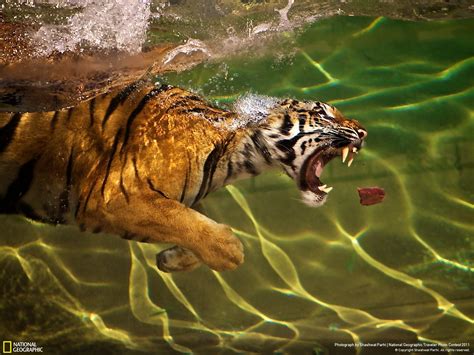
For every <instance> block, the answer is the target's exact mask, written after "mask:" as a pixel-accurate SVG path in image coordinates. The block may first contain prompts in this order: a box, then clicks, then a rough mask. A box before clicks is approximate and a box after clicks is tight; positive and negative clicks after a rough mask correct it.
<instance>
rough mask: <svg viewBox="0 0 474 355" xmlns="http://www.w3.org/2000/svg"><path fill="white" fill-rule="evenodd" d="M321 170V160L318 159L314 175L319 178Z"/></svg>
mask: <svg viewBox="0 0 474 355" xmlns="http://www.w3.org/2000/svg"><path fill="white" fill-rule="evenodd" d="M322 172H323V162H322V161H321V160H318V161H317V162H316V172H315V173H316V176H317V177H318V178H319V177H321V173H322Z"/></svg>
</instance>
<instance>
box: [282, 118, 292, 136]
mask: <svg viewBox="0 0 474 355" xmlns="http://www.w3.org/2000/svg"><path fill="white" fill-rule="evenodd" d="M292 128H293V122H291V118H290V115H289V114H287V113H285V116H284V119H283V123H282V125H281V127H280V132H281V133H283V134H289V133H290V131H291V129H292Z"/></svg>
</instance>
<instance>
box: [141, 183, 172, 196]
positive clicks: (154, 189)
mask: <svg viewBox="0 0 474 355" xmlns="http://www.w3.org/2000/svg"><path fill="white" fill-rule="evenodd" d="M146 181H147V182H148V186H149V187H150V189H151V190H153V191H155V192H157V193H159V194H160V195H161V196H163V197H164V198H168V199H169V197H168V196H166V195H165V194H164V193H163V192H162V191H160V190H158V189H157V188H156V187H155V186H154V185H153V183H152V182H151V180H150V178H148V179H147V180H146Z"/></svg>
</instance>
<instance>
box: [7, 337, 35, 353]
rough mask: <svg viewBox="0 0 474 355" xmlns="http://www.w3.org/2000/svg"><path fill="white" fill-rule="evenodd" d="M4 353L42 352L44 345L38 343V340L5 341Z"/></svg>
mask: <svg viewBox="0 0 474 355" xmlns="http://www.w3.org/2000/svg"><path fill="white" fill-rule="evenodd" d="M2 351H3V353H4V354H11V353H42V352H43V347H42V346H38V345H36V341H9V340H4V341H3V347H2Z"/></svg>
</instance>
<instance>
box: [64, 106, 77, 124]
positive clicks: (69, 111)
mask: <svg viewBox="0 0 474 355" xmlns="http://www.w3.org/2000/svg"><path fill="white" fill-rule="evenodd" d="M74 110H75V108H74V107H71V108H70V109H68V110H67V116H66V122H69V121H70V120H71V117H72V113H73V111H74Z"/></svg>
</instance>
